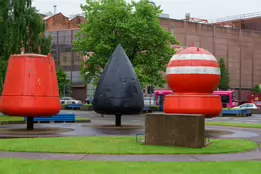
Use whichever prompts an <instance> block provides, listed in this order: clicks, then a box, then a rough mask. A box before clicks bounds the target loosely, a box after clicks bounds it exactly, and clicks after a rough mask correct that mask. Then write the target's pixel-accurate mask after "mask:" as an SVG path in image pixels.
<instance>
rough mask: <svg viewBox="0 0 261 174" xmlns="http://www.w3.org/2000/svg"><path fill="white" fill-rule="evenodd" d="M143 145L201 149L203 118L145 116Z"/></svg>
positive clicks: (168, 115) (203, 133)
mask: <svg viewBox="0 0 261 174" xmlns="http://www.w3.org/2000/svg"><path fill="white" fill-rule="evenodd" d="M145 144H146V145H157V146H178V147H189V148H202V147H204V146H205V117H204V116H203V115H182V114H179V115H177V114H176V115H175V114H164V113H150V114H147V115H146V120H145Z"/></svg>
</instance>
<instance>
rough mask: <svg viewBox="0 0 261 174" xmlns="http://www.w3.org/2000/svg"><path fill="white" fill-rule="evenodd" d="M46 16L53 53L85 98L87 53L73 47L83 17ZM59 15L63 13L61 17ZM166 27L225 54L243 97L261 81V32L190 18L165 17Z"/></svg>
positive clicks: (179, 37) (233, 82) (234, 83)
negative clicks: (82, 72) (83, 73)
mask: <svg viewBox="0 0 261 174" xmlns="http://www.w3.org/2000/svg"><path fill="white" fill-rule="evenodd" d="M55 16H56V17H55V18H54V17H49V18H47V19H46V23H47V29H48V31H47V32H46V35H50V36H51V37H52V39H53V41H52V42H53V47H52V54H53V57H54V58H55V60H56V65H57V66H60V67H62V68H63V70H65V71H66V72H67V74H68V76H69V77H70V79H71V80H72V84H73V86H72V87H73V89H72V96H73V97H75V98H78V99H81V100H84V98H85V97H86V95H87V94H89V95H91V92H88V90H87V87H86V85H85V84H84V82H83V80H82V78H81V75H80V65H81V62H82V60H83V55H81V54H80V53H78V52H75V51H74V50H73V40H74V39H75V34H76V33H77V32H78V31H79V25H80V24H82V23H85V22H86V20H85V19H84V18H83V17H75V18H74V19H71V20H70V19H68V18H67V17H65V16H63V15H62V14H57V15H55ZM57 16H59V17H57ZM160 23H161V26H162V28H164V29H165V30H166V31H168V32H171V33H172V34H173V35H174V36H176V38H177V40H178V41H179V42H180V45H181V46H184V47H188V46H191V45H192V44H194V45H195V46H198V47H202V48H204V49H206V50H208V51H210V52H211V53H213V55H214V56H216V58H217V59H220V58H224V60H225V62H226V66H227V68H228V72H229V74H230V79H231V81H230V87H231V88H232V89H235V90H238V96H239V97H241V96H242V95H243V93H244V92H246V91H250V90H251V89H252V88H253V87H254V86H255V85H256V84H260V83H261V50H260V45H261V32H258V31H253V30H244V29H239V28H234V27H223V26H220V25H218V24H202V23H197V22H189V21H187V20H175V19H170V18H161V19H160Z"/></svg>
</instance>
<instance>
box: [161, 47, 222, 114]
mask: <svg viewBox="0 0 261 174" xmlns="http://www.w3.org/2000/svg"><path fill="white" fill-rule="evenodd" d="M166 79H167V82H168V86H169V87H170V88H171V89H172V91H173V92H174V95H171V96H166V99H165V102H164V112H166V113H173V112H178V113H183V114H204V115H206V116H207V117H213V114H214V115H215V116H217V115H218V114H219V113H220V112H221V109H222V107H221V106H222V104H221V100H220V97H219V96H213V95H212V93H213V91H214V90H215V89H216V88H217V86H218V84H219V82H220V68H219V64H218V62H217V60H216V58H215V57H214V56H213V55H212V54H211V53H209V52H208V51H206V50H204V49H202V48H197V47H189V48H187V49H184V50H181V51H179V52H178V53H177V54H175V55H174V56H173V57H172V58H171V60H170V62H169V64H168V67H167V70H166ZM173 97H174V98H175V100H174V99H170V98H173ZM206 97H207V98H210V99H207V98H206ZM217 97H218V98H217ZM177 98H178V99H179V100H177V101H182V103H177V102H175V101H176V99H177ZM213 101H215V102H214V103H213ZM195 102H196V103H195ZM174 103H175V104H176V105H177V106H173V105H175V104H174ZM207 103H211V104H212V106H209V108H208V107H207V105H208V104H207ZM180 104H182V105H184V107H183V106H180ZM213 104H215V105H216V106H217V107H216V109H215V106H213ZM185 105H186V107H185ZM176 107H179V108H176ZM210 107H213V108H214V109H212V111H211V108H210ZM182 108H183V109H182ZM185 108H187V109H185ZM214 110H215V111H214ZM213 111H214V112H213ZM216 114H217V115H216Z"/></svg>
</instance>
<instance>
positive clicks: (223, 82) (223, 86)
mask: <svg viewBox="0 0 261 174" xmlns="http://www.w3.org/2000/svg"><path fill="white" fill-rule="evenodd" d="M219 66H220V72H221V78H220V84H219V86H218V88H219V89H220V90H228V89H229V82H230V78H229V73H228V71H227V68H226V64H225V61H224V59H223V58H220V60H219Z"/></svg>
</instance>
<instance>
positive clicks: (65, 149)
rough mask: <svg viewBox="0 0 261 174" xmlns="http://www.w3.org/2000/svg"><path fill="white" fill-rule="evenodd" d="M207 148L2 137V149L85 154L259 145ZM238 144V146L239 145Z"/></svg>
mask: <svg viewBox="0 0 261 174" xmlns="http://www.w3.org/2000/svg"><path fill="white" fill-rule="evenodd" d="M212 142H213V143H212V144H211V145H209V146H208V147H206V148H201V149H192V148H179V147H166V146H164V147H163V146H147V145H144V144H142V143H137V142H136V140H135V137H134V136H133V137H68V138H33V139H30V138H28V139H26V138H23V139H1V140H0V151H12V152H44V153H48V152H49V153H84V154H220V153H236V152H242V151H249V150H254V149H256V148H257V147H258V145H257V144H256V143H254V142H252V141H248V140H213V141H212ZM235 147H236V148H235Z"/></svg>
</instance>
